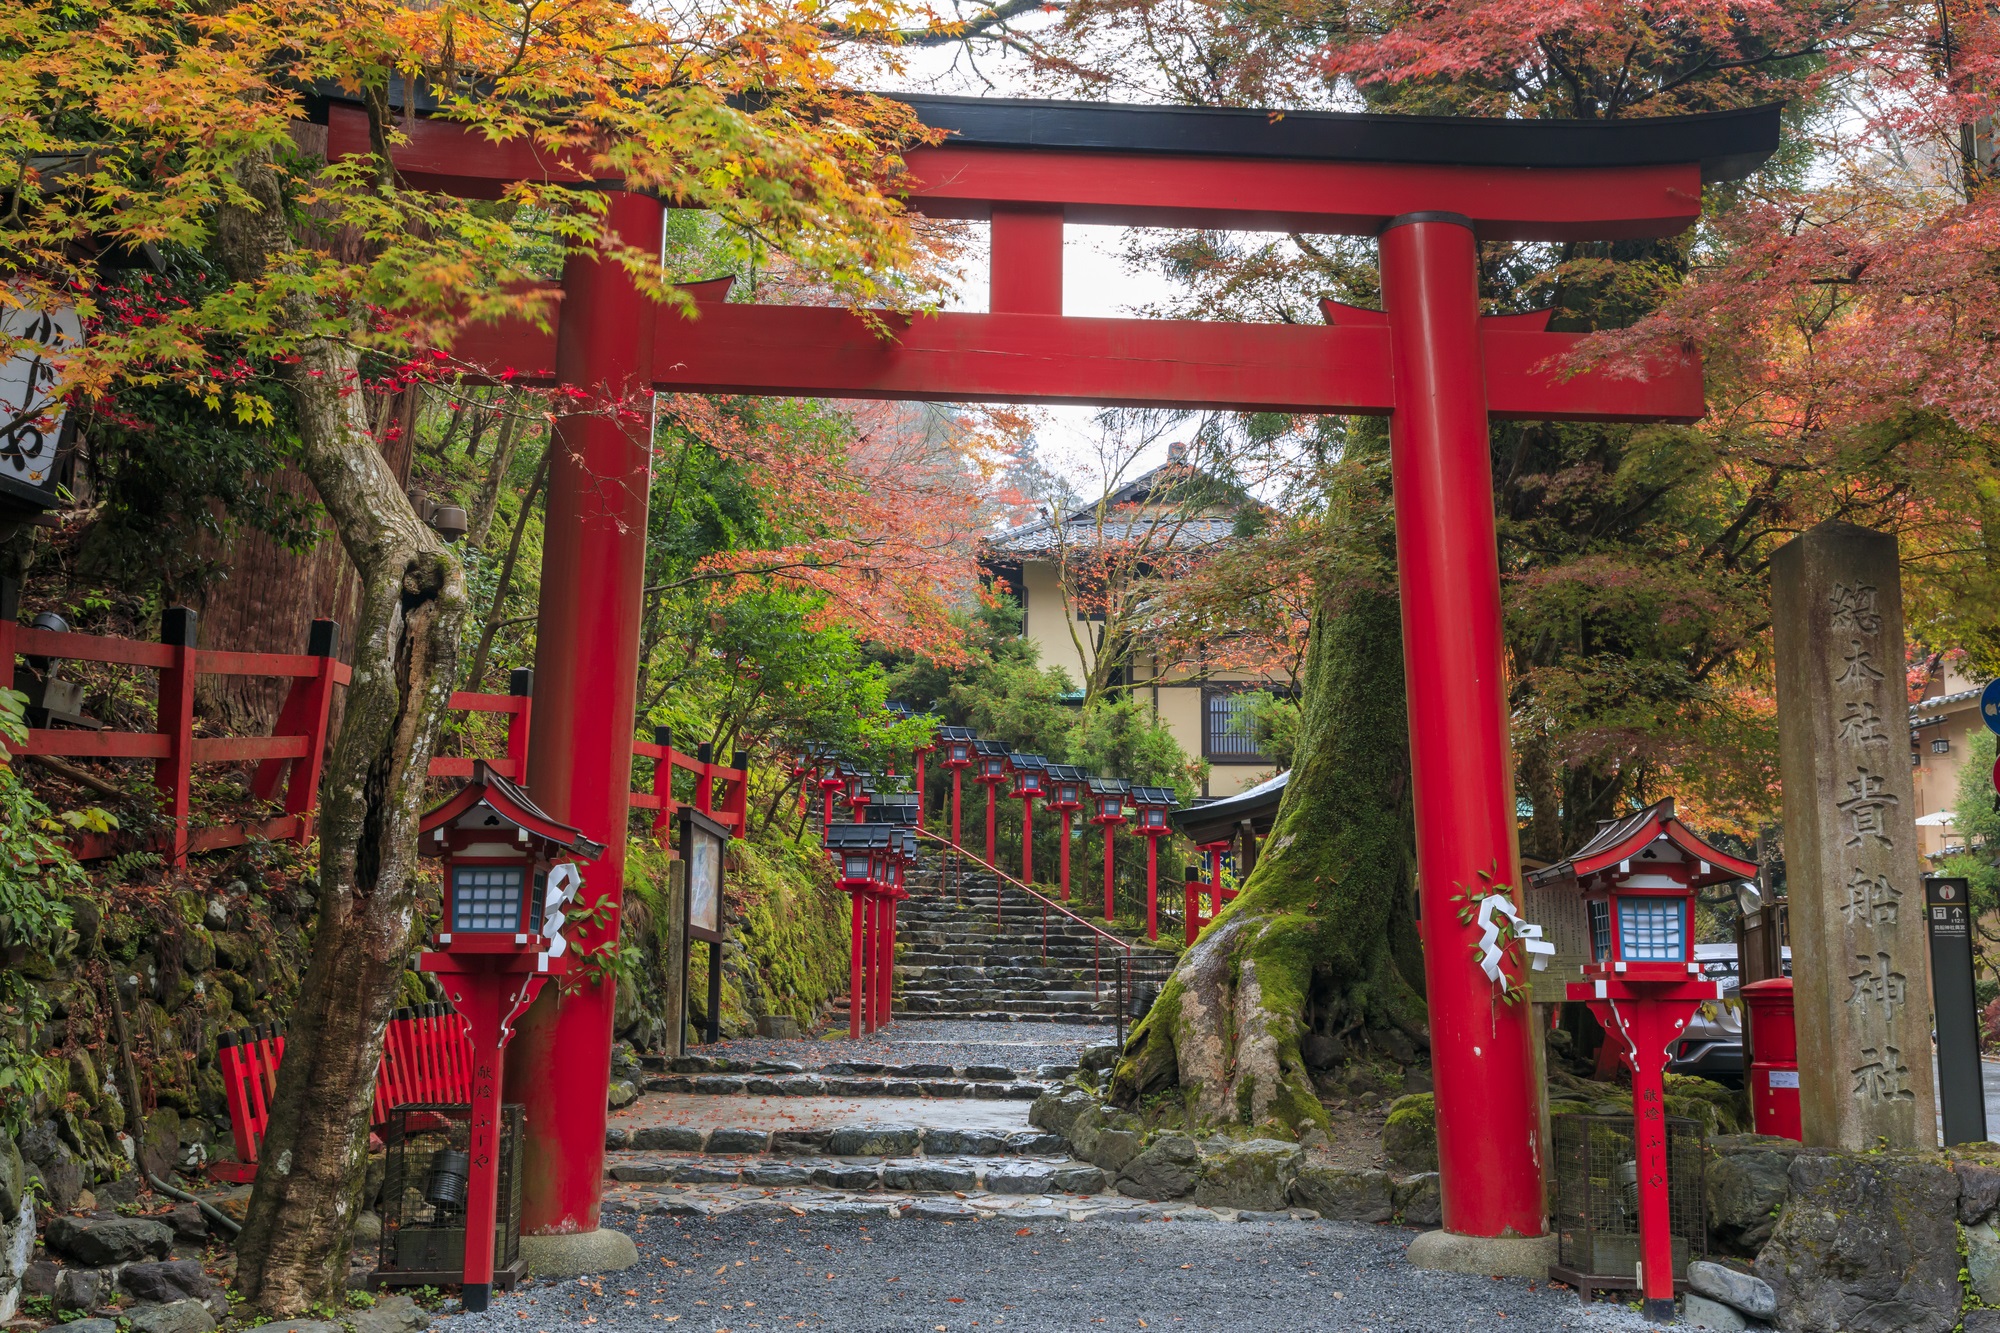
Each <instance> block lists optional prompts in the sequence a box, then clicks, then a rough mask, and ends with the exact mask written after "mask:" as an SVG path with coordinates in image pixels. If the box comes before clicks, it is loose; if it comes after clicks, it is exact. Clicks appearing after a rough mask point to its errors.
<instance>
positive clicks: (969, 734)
mask: <svg viewBox="0 0 2000 1333" xmlns="http://www.w3.org/2000/svg"><path fill="white" fill-rule="evenodd" d="M937 738H938V739H939V740H941V741H976V740H978V739H979V736H978V735H977V733H975V732H974V731H973V730H972V728H971V727H939V728H938V729H937Z"/></svg>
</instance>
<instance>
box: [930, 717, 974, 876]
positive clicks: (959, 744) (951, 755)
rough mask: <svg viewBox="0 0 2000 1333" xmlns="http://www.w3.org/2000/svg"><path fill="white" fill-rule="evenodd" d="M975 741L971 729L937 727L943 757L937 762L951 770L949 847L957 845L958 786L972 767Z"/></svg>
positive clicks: (939, 747) (938, 741) (939, 746)
mask: <svg viewBox="0 0 2000 1333" xmlns="http://www.w3.org/2000/svg"><path fill="white" fill-rule="evenodd" d="M976 740H977V737H975V736H974V735H973V734H972V728H971V727H939V728H938V730H937V744H938V749H939V750H941V751H943V753H944V757H943V758H942V759H940V760H939V761H938V762H939V763H942V764H943V765H944V766H945V767H946V768H948V769H950V770H951V845H952V846H954V847H956V846H958V845H959V840H958V804H959V793H960V784H961V781H962V779H963V775H964V773H965V770H966V769H968V768H970V767H972V747H973V744H974V742H975V741H976Z"/></svg>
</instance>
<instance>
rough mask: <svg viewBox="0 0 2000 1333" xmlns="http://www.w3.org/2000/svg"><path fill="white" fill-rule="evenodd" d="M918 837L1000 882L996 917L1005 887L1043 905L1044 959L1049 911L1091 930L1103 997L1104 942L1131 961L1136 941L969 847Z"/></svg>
mask: <svg viewBox="0 0 2000 1333" xmlns="http://www.w3.org/2000/svg"><path fill="white" fill-rule="evenodd" d="M917 836H918V837H920V838H928V839H930V840H931V841H932V842H935V843H937V844H939V846H941V847H943V848H944V849H945V850H947V851H953V852H957V853H958V854H959V855H960V856H961V857H963V858H965V859H966V860H968V861H970V862H972V863H973V864H974V865H976V866H979V867H981V868H982V869H984V870H986V871H987V872H988V873H989V874H991V875H992V876H993V877H994V879H995V880H996V881H997V882H996V884H995V885H994V889H993V910H994V914H995V916H996V917H999V916H1000V914H1001V911H1002V909H1001V906H1000V892H1001V890H1002V889H1003V888H1012V889H1014V890H1016V891H1017V892H1020V893H1025V894H1027V895H1028V896H1029V897H1030V898H1033V899H1034V900H1035V901H1036V902H1038V903H1040V904H1041V907H1042V957H1043V958H1044V959H1046V958H1047V957H1048V956H1049V913H1050V911H1052V910H1053V911H1054V912H1055V913H1056V914H1057V915H1059V916H1064V917H1067V918H1068V919H1069V920H1071V921H1074V922H1075V923H1076V924H1077V925H1079V926H1082V927H1083V928H1084V929H1085V930H1087V931H1089V932H1090V935H1091V940H1090V985H1091V989H1092V990H1093V991H1095V992H1097V993H1098V994H1099V995H1102V994H1103V993H1104V968H1103V950H1104V942H1105V941H1107V940H1108V941H1110V942H1111V943H1112V944H1113V945H1115V946H1117V947H1118V948H1120V949H1122V950H1124V953H1125V957H1126V959H1127V960H1128V961H1129V960H1130V959H1131V957H1132V950H1133V947H1134V945H1133V942H1132V941H1131V940H1128V939H1124V938H1122V937H1121V936H1118V935H1114V934H1112V933H1111V932H1110V931H1108V930H1106V929H1104V928H1103V927H1102V926H1096V925H1092V924H1091V923H1090V922H1089V921H1086V920H1084V918H1082V917H1080V916H1078V915H1077V914H1076V913H1075V912H1072V911H1070V910H1069V908H1067V907H1064V906H1063V905H1062V904H1061V903H1059V902H1057V901H1056V900H1055V899H1053V898H1050V897H1047V896H1046V895H1044V894H1042V893H1040V892H1038V891H1037V890H1035V889H1033V888H1031V887H1029V886H1028V885H1027V884H1025V883H1023V882H1022V881H1020V880H1018V879H1016V878H1014V877H1013V876H1012V875H1010V874H1008V873H1007V872H1006V871H1004V870H1002V869H1001V868H1000V867H999V866H996V865H994V864H993V863H992V862H991V861H988V860H987V859H986V858H985V857H983V856H980V855H978V854H977V853H975V852H972V851H968V850H967V849H966V848H964V847H961V846H959V845H958V844H956V843H954V842H952V841H951V840H950V839H949V838H946V837H944V836H942V835H940V834H937V833H933V832H931V831H930V830H929V829H918V830H917Z"/></svg>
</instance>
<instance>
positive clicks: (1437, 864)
mask: <svg viewBox="0 0 2000 1333" xmlns="http://www.w3.org/2000/svg"><path fill="white" fill-rule="evenodd" d="M902 100H904V101H906V102H908V103H909V104H910V105H912V106H913V107H914V108H915V110H916V112H917V114H918V116H919V117H920V118H921V119H922V120H923V122H924V123H925V124H927V125H930V126H933V127H936V128H938V129H942V130H945V131H947V132H948V135H949V137H948V138H947V139H946V141H945V142H943V143H942V144H940V145H938V146H935V147H925V148H918V149H913V150H912V151H910V152H909V153H907V154H906V155H905V159H906V163H907V166H908V177H907V181H906V182H905V184H906V190H907V196H908V202H909V206H910V207H911V208H912V209H913V210H915V211H917V212H921V213H927V214H931V215H933V216H942V217H955V218H972V219H985V220H988V221H990V223H991V226H992V285H991V301H990V313H987V314H941V315H934V316H924V317H916V318H906V317H902V316H896V315H891V316H888V317H886V318H887V320H888V323H889V325H890V326H891V327H892V328H893V329H894V330H895V333H894V336H893V337H888V338H885V337H883V336H881V335H880V334H878V332H877V331H876V330H874V329H871V328H870V327H868V325H867V324H866V323H865V322H864V321H863V320H861V319H860V318H858V317H856V316H855V315H853V314H852V313H850V312H848V311H845V310H840V309H821V308H801V307H795V306H766V305H757V304H740V303H738V304H730V303H725V302H724V301H723V300H722V299H721V298H722V296H723V294H724V293H723V290H722V288H721V285H719V284H716V285H710V286H708V287H706V288H701V289H697V297H698V299H699V318H698V319H696V320H694V321H690V320H688V319H687V318H684V317H683V316H682V315H680V314H678V313H676V312H673V311H670V310H666V309H663V308H660V307H657V306H654V305H651V304H649V303H648V302H647V301H646V300H645V299H644V298H643V297H642V296H641V295H640V294H639V292H638V291H637V290H636V289H635V287H634V286H633V284H632V283H631V281H630V280H629V278H628V277H627V276H626V275H625V274H624V272H623V271H622V270H621V269H620V268H619V267H618V266H617V265H616V264H602V265H600V264H599V263H597V262H596V261H595V260H594V259H593V258H591V257H587V256H586V257H577V258H572V259H570V260H569V261H568V263H567V265H566V267H565V269H564V273H563V282H562V302H561V310H560V317H559V321H558V327H557V331H556V333H555V335H554V336H550V335H548V334H544V333H540V332H538V331H536V330H534V329H533V328H531V327H529V326H527V325H526V324H525V323H521V324H511V325H487V326H481V327H475V328H470V329H468V330H466V332H465V335H464V336H463V337H462V338H461V339H460V341H459V342H458V344H457V346H456V348H455V349H454V350H455V354H456V355H457V356H458V357H459V358H461V359H462V360H464V361H465V362H467V363H469V364H472V365H479V366H485V367H488V368H491V369H496V370H497V369H498V368H500V367H503V366H505V367H521V368H532V367H553V368H554V373H553V376H547V375H544V376H543V377H542V378H541V382H543V383H550V382H553V383H559V384H562V385H566V386H575V387H577V388H580V389H584V390H586V391H588V392H589V393H590V394H592V395H593V396H598V397H600V398H601V397H603V396H609V397H611V398H616V399H622V398H624V397H625V396H626V395H627V394H629V393H630V392H633V391H643V390H644V389H645V388H646V387H647V386H651V387H653V388H655V389H661V390H670V391H677V392H704V393H741V394H780V395H810V396H824V397H832V398H902V399H917V400H932V401H1006V402H1025V403H1097V404H1116V405H1131V406H1158V407H1166V406H1173V407H1189V408H1222V409H1236V410H1243V411H1282V412H1318V413H1342V414H1386V415H1388V416H1389V418H1390V441H1391V453H1392V468H1393V477H1394V487H1395V504H1396V518H1397V529H1396V544H1397V560H1398V570H1399V576H1400V580H1401V589H1402V607H1403V639H1404V660H1405V663H1406V671H1407V672H1408V675H1409V713H1410V750H1411V760H1412V766H1413V769H1414V781H1415V784H1416V786H1415V794H1416V812H1417V844H1418V875H1419V883H1420V892H1421V903H1422V918H1423V919H1422V934H1423V941H1424V953H1425V978H1426V984H1427V991H1428V999H1429V1005H1430V1021H1431V1035H1432V1049H1433V1057H1434V1062H1435V1072H1436V1085H1437V1120H1438V1149H1439V1160H1440V1169H1441V1172H1442V1176H1443V1195H1444V1225H1445V1228H1446V1229H1447V1230H1448V1231H1450V1232H1454V1233H1458V1234H1459V1235H1461V1236H1469V1237H1491V1238H1506V1237H1539V1236H1541V1235H1543V1234H1544V1215H1543V1185H1542V1164H1543V1147H1542V1144H1541V1142H1540V1139H1541V1132H1540V1111H1539V1108H1540V1099H1541V1090H1540V1088H1539V1087H1538V1086H1537V1084H1536V1080H1535V1061H1534V1059H1533V1055H1532V1048H1531V1042H1532V1041H1533V1040H1534V1039H1535V1036H1534V1033H1533V1032H1532V1030H1531V1025H1530V1022H1529V1016H1528V1013H1527V1007H1526V1006H1524V1005H1514V1006H1509V1005H1506V1004H1504V1003H1502V1002H1500V1000H1499V999H1498V996H1497V993H1496V989H1495V986H1494V984H1493V983H1492V982H1490V981H1489V980H1488V979H1487V977H1486V976H1485V974H1484V973H1483V972H1482V971H1481V969H1480V967H1479V966H1478V964H1477V963H1476V962H1475V952H1476V951H1475V947H1474V946H1475V944H1476V941H1477V937H1478V931H1477V929H1476V928H1469V927H1466V926H1462V925H1460V923H1459V914H1458V912H1457V910H1456V906H1457V904H1456V903H1455V902H1454V901H1453V900H1454V897H1455V896H1458V895H1464V894H1469V893H1476V892H1478V891H1479V890H1480V889H1481V887H1482V886H1483V885H1484V884H1485V883H1486V881H1485V880H1484V879H1483V877H1484V876H1492V877H1493V878H1494V881H1495V882H1497V883H1498V884H1500V885H1502V886H1509V887H1515V886H1518V884H1519V880H1520V876H1519V854H1518V850H1517V847H1516V841H1515V820H1516V816H1515V797H1514V781H1513V766H1512V762H1511V758H1510V755H1509V745H1508V718H1507V710H1506V704H1505V695H1504V689H1503V679H1502V676H1503V664H1502V655H1501V654H1502V644H1501V624H1500V575H1499V567H1498V556H1497V544H1496V537H1495V530H1494V514H1493V493H1492V465H1491V459H1490V453H1489V448H1490V446H1489V439H1488V430H1487V423H1488V421H1489V419H1490V418H1493V417H1499V418H1511V419H1519V418H1529V419H1560V420H1589V421H1626V422H1637V421H1681V422H1686V421H1693V420H1695V419H1697V418H1699V417H1700V416H1701V415H1702V412H1703V397H1702V383H1701V370H1700V367H1699V365H1698V364H1696V363H1695V362H1694V361H1693V360H1691V359H1686V360H1681V361H1679V362H1677V363H1674V364H1667V365H1654V366H1650V367H1648V368H1647V370H1646V374H1645V376H1644V377H1643V378H1617V377H1613V376H1610V375H1606V374H1602V373H1589V374H1583V375H1578V376H1575V377H1572V378H1568V379H1564V378H1562V377H1561V375H1560V373H1559V372H1557V371H1555V370H1553V369H1552V368H1551V366H1550V363H1551V361H1552V360H1553V359H1554V358H1557V357H1559V356H1561V355H1562V354H1563V353H1564V352H1566V351H1567V350H1568V349H1569V348H1570V347H1571V346H1572V345H1573V344H1574V342H1575V341H1576V338H1577V335H1572V334H1562V333H1549V332H1546V331H1544V328H1545V324H1546V321H1547V316H1546V315H1538V316H1499V317H1482V316H1481V315H1480V313H1479V293H1478V266H1477V262H1476V249H1475V247H1476V243H1477V241H1479V240H1481V239H1487V240H1514V241H1589V240H1615V239H1629V238H1640V237H1654V236H1664V235H1671V234H1673V233H1676V232H1679V231H1681V230H1683V229H1684V228H1686V227H1687V226H1688V225H1689V224H1691V223H1692V222H1693V221H1694V220H1695V218H1696V217H1697V215H1698V214H1699V211H1700V207H1701V193H1702V186H1703V184H1704V183H1707V182H1712V181H1717V180H1729V179H1735V178H1739V177H1741V176H1744V175H1746V174H1748V173H1749V172H1750V171H1752V170H1754V169H1755V168H1756V167H1757V166H1758V165H1759V164H1761V163H1762V162H1763V161H1764V160H1765V159H1766V158H1767V157H1768V156H1769V155H1770V154H1771V152H1772V151H1773V150H1774V149H1775V148H1776V146H1777V142H1778V111H1777V108H1775V107H1766V108H1758V109H1753V110H1747V111H1736V112H1723V113H1717V114H1713V115H1705V116H1685V117H1671V118H1661V119H1655V120H1638V121H1611V122H1583V121H1509V120H1466V119H1452V118H1443V117H1437V118H1433V117H1404V116H1367V115H1342V114H1332V113H1323V112H1298V111H1292V112H1286V113H1284V114H1282V115H1276V114H1273V113H1269V112H1265V111H1241V110H1215V109H1207V108H1192V107H1141V106H1117V105H1106V104H1092V103H1064V102H1033V101H1009V100H1002V99H983V98H944V97H909V98H904V99H902ZM320 110H321V113H322V114H323V115H324V117H325V120H326V126H327V139H328V153H329V155H330V156H340V155H343V154H349V153H365V152H366V151H368V136H367V129H366V125H365V122H364V121H363V118H362V115H361V112H360V111H359V109H358V108H356V107H353V106H349V105H344V104H342V103H340V102H338V101H335V102H330V103H322V104H321V106H320ZM419 110H421V108H419ZM405 128H406V129H407V132H408V135H409V141H408V143H407V145H406V146H403V147H400V148H399V149H398V150H397V153H396V165H397V167H398V169H399V170H400V171H401V172H402V173H403V175H404V176H405V177H406V178H408V179H410V180H411V181H412V182H413V183H417V184H421V185H426V186H429V187H433V188H441V189H445V190H448V191H451V192H454V193H461V194H466V195H472V196H491V195H494V194H497V193H498V191H499V188H500V187H501V186H502V185H503V184H504V183H505V182H508V181H512V180H519V179H537V180H571V181H574V180H578V179H581V178H582V176H583V173H582V172H581V171H579V170H577V169H574V168H572V167H570V166H569V165H568V164H566V163H564V162H561V161H559V160H551V159H550V158H549V157H548V156H547V155H545V154H542V153H539V152H538V151H536V150H535V149H534V148H533V147H532V146H530V145H527V144H521V143H500V144H494V143H488V142H486V141H484V140H483V139H482V138H480V137H479V136H477V135H474V134H468V133H467V132H466V131H465V130H463V129H462V128H460V127H458V126H454V125H452V124H450V123H447V122H444V121H438V120H429V119H421V118H419V119H417V120H415V121H414V122H411V123H409V124H407V125H406V126H405ZM604 184H605V185H606V186H607V187H608V188H609V189H610V198H609V215H608V219H607V222H608V226H609V228H610V229H611V231H612V232H613V233H614V234H615V235H616V236H617V237H618V238H619V239H620V240H621V241H622V242H623V243H625V244H627V245H631V246H636V247H641V248H645V249H652V250H657V249H658V247H659V245H660V238H661V227H662V206H661V204H660V203H659V202H658V201H657V200H655V199H652V198H649V197H646V196H643V195H639V194H634V193H629V192H622V191H621V190H620V189H619V188H618V187H619V185H620V184H622V183H621V182H617V181H610V182H605V183H604ZM1066 222H1078V223H1115V224H1121V225H1127V226H1153V227H1161V226H1164V227H1201V228H1213V229H1254V230H1283V231H1294V232H1306V233H1340V234H1348V235H1372V236H1379V237H1380V244H1381V272H1382V297H1383V309H1382V310H1380V311H1370V310H1361V309H1356V308H1352V307H1346V306H1339V305H1334V304H1332V303H1328V304H1327V306H1326V307H1325V309H1326V314H1327V316H1328V324H1327V325H1326V326H1325V327H1302V326H1295V325H1282V324H1233V323H1210V322H1184V321H1168V320H1142V319H1080V318H1070V317H1066V316H1064V314H1063V313H1062V307H1063V291H1062V271H1063V270H1062V238H1063V226H1064V224H1065V223H1066ZM517 378H527V379H528V380H529V382H533V380H534V377H532V376H528V377H517ZM561 433H562V441H563V444H564V446H565V447H564V448H563V449H560V450H558V451H557V452H556V454H555V462H554V464H553V466H552V468H551V475H550V481H549V501H548V514H547V528H548V537H547V544H546V548H545V553H544V557H543V559H544V563H543V572H542V581H541V588H542V592H541V610H540V617H539V621H538V643H539V645H540V648H539V652H538V656H537V661H536V664H535V665H536V675H535V716H536V724H537V727H538V728H539V729H541V730H542V731H543V732H544V733H545V734H548V735H551V736H559V737H562V738H563V740H562V743H560V744H555V745H548V746H544V747H540V748H539V749H538V750H537V751H536V753H535V755H534V757H533V758H532V759H531V760H530V767H529V774H528V777H529V784H530V787H531V789H532V790H533V792H534V797H535V800H536V802H537V803H538V804H540V805H541V806H542V807H543V808H545V809H547V810H549V811H551V812H552V813H553V814H554V815H555V817H557V818H559V819H562V820H565V821H567V822H568V823H570V824H574V825H576V826H577V827H579V828H580V829H582V830H583V832H584V834H585V835H586V836H588V837H590V838H593V839H597V840H601V841H603V842H605V843H606V844H607V846H608V850H607V851H606V852H605V855H604V856H603V858H602V859H601V860H599V861H598V862H596V863H595V864H594V865H593V866H592V867H591V868H590V870H589V871H588V873H587V877H586V889H585V893H586V896H587V897H589V898H591V899H603V898H609V899H611V900H612V901H613V903H614V904H615V903H616V902H617V900H618V899H619V896H620V893H621V884H622V874H623V861H624V855H623V852H624V837H623V830H624V828H625V819H626V795H627V791H628V788H629V777H630V766H631V753H632V749H631V740H632V729H633V707H634V698H633V695H634V689H635V681H636V674H637V662H638V635H639V607H640V588H641V582H642V580H641V572H642V568H643V562H644V538H645V532H646V506H647V480H648V472H647V469H648V460H649V441H648V440H647V439H645V438H638V439H635V438H632V436H631V435H630V434H628V433H627V429H626V428H625V427H622V426H621V425H619V424H618V423H617V422H616V421H615V420H613V419H612V417H611V414H602V415H579V416H574V417H570V418H567V419H565V420H564V421H563V422H562V423H561ZM1515 891H1516V894H1517V896H1518V888H1517V887H1516V888H1515ZM614 918H615V914H614ZM611 1016H612V996H611V989H610V983H609V982H605V983H602V984H600V985H597V986H595V987H589V988H585V989H583V990H582V991H579V992H577V993H575V994H571V995H569V996H566V997H565V998H564V999H563V1000H562V1002H561V1005H560V1007H557V1006H556V1005H555V1004H554V1003H553V1002H552V1001H550V1000H549V999H547V998H546V997H545V998H544V999H543V1001H542V1002H541V1004H540V1005H539V1006H538V1007H537V1008H536V1010H535V1011H534V1012H533V1013H532V1014H531V1015H530V1016H529V1018H528V1019H527V1020H526V1021H524V1023H523V1024H522V1026H521V1031H520V1035H519V1036H518V1037H517V1038H516V1040H515V1042H514V1048H513V1054H512V1056H511V1058H510V1064H509V1080H508V1081H509V1090H508V1091H509V1099H510V1100H517V1099H518V1100H520V1101H523V1102H525V1103H526V1105H527V1110H528V1117H529V1122H530V1125H531V1134H530V1147H529V1161H528V1170H527V1173H526V1178H525V1182H524V1184H525V1191H524V1217H523V1226H524V1230H526V1231H528V1232H531V1233H544V1234H547V1233H562V1232H578V1231H588V1230H591V1229H593V1228H595V1227H596V1226H597V1220H598V1202H599V1197H600V1192H601V1187H602V1184H601V1182H602V1173H603V1144H604V1124H605V1102H604V1089H605V1086H606V1084H607V1082H608V1080H609V1067H610V1045H611ZM1496 1271H1497V1270H1496Z"/></svg>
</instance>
